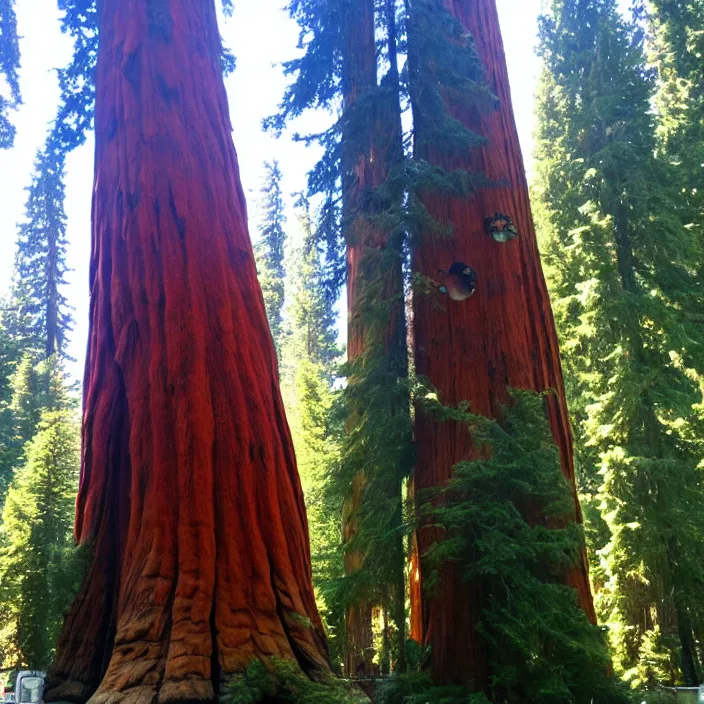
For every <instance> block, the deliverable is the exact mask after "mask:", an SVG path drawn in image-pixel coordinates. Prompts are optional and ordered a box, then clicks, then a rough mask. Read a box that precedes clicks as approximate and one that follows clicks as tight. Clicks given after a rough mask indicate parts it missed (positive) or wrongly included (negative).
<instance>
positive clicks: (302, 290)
mask: <svg viewBox="0 0 704 704" xmlns="http://www.w3.org/2000/svg"><path fill="white" fill-rule="evenodd" d="M296 205H297V215H298V225H299V228H298V229H299V232H298V233H297V234H298V237H300V240H297V241H296V246H294V248H293V250H292V251H291V252H290V254H289V256H288V258H287V261H286V271H287V274H286V285H287V291H288V293H287V304H286V307H285V311H284V326H283V327H284V334H283V337H282V350H281V359H280V363H279V369H280V375H281V389H282V393H283V398H284V404H285V406H286V415H287V417H288V420H289V425H290V427H291V435H292V437H293V444H294V447H295V449H296V459H297V462H298V471H299V474H300V477H301V482H302V485H303V492H304V496H305V501H306V508H307V512H308V523H309V527H310V542H311V553H312V557H313V585H314V587H315V591H316V597H317V601H318V609H319V611H320V615H321V617H322V619H323V623H324V624H325V629H326V632H327V635H328V639H329V646H330V657H331V660H332V662H333V663H336V664H339V663H340V662H341V661H342V657H343V655H342V650H343V640H344V638H343V636H344V624H343V615H344V609H343V608H342V606H341V605H340V604H339V603H337V602H336V601H335V596H334V594H333V593H332V592H331V591H330V590H329V589H328V587H329V585H330V584H333V583H334V582H335V581H336V580H337V579H339V578H340V577H341V576H342V573H343V569H344V568H343V563H342V552H341V549H340V546H341V544H342V536H341V533H340V512H339V506H330V505H329V503H328V502H327V501H326V496H325V483H326V478H327V474H328V472H329V471H330V468H331V467H332V466H334V464H335V462H336V461H337V458H338V455H339V445H338V436H339V432H338V430H337V429H336V428H335V426H334V423H333V419H332V418H331V408H332V406H333V403H334V395H335V394H334V392H333V388H332V385H333V378H334V371H335V369H336V366H337V360H338V357H339V354H340V350H339V349H338V348H337V344H336V334H335V329H334V325H335V316H334V314H333V312H332V311H331V309H330V306H329V305H328V303H327V300H326V298H325V294H324V291H323V289H322V278H323V273H322V263H321V261H320V259H321V257H320V253H319V251H318V249H317V247H316V245H315V232H314V229H313V221H312V216H311V213H310V204H309V203H308V201H307V200H306V198H305V197H303V196H299V198H298V200H297V203H296Z"/></svg>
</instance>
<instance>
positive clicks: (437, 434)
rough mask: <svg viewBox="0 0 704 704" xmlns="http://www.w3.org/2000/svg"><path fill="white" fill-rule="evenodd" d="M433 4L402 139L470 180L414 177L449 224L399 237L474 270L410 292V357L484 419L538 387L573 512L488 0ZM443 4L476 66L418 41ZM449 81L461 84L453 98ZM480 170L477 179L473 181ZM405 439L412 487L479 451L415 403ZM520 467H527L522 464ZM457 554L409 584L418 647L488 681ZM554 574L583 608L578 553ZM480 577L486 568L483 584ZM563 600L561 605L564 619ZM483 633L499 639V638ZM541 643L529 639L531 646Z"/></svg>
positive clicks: (427, 267)
mask: <svg viewBox="0 0 704 704" xmlns="http://www.w3.org/2000/svg"><path fill="white" fill-rule="evenodd" d="M433 5H434V3H429V2H423V1H422V0H413V1H412V2H410V3H409V6H410V16H409V37H408V41H409V63H410V66H411V76H410V80H411V99H412V102H413V105H414V129H415V148H416V151H417V156H418V157H420V158H421V159H425V160H428V161H429V162H430V163H431V164H433V165H434V166H436V167H439V168H442V169H444V170H445V171H446V172H448V173H455V174H459V173H462V172H464V173H466V174H467V175H468V177H469V178H470V179H474V181H475V185H476V186H478V187H479V190H478V192H476V193H475V194H473V195H469V196H467V195H465V194H458V195H455V194H452V193H449V194H445V193H441V192H440V193H438V191H437V190H435V191H434V192H433V191H431V190H430V189H425V190H422V189H421V191H420V196H421V201H422V202H423V204H424V206H425V207H426V208H427V211H428V213H429V214H430V215H431V216H432V218H433V219H434V221H435V222H437V223H440V224H441V225H444V226H446V227H447V226H449V227H450V228H451V229H452V230H453V231H454V236H453V237H452V238H439V237H437V236H435V237H432V236H428V233H427V232H426V233H423V232H421V239H420V241H419V242H418V245H417V246H416V247H415V248H414V250H413V267H414V270H415V271H416V272H418V273H419V274H421V275H423V276H424V277H428V278H434V277H436V276H437V272H438V270H440V269H445V270H447V269H448V268H449V267H450V265H451V264H452V263H453V262H462V263H465V264H468V265H470V266H471V267H473V268H474V269H475V270H476V272H477V277H478V288H477V292H476V294H475V295H474V297H473V298H471V299H470V300H469V301H465V302H461V303H458V302H453V301H450V300H447V299H438V298H437V297H435V296H432V295H430V296H428V295H416V296H415V298H414V334H415V341H414V342H415V350H416V365H417V370H418V373H419V374H421V375H423V376H425V377H426V378H427V379H428V380H429V381H430V382H431V383H432V384H433V386H434V387H435V388H436V389H437V390H438V391H439V395H440V398H441V400H442V402H444V403H446V404H450V405H457V404H461V403H463V402H469V404H470V406H471V409H472V411H473V412H474V413H476V414H480V415H482V416H485V417H487V418H497V417H498V416H501V415H502V412H503V411H502V406H504V405H506V404H510V403H511V394H510V390H511V388H521V389H526V390H532V391H535V392H540V393H542V392H547V391H550V393H549V394H548V397H547V408H546V410H547V413H548V415H549V419H550V423H551V426H552V435H553V438H554V442H555V443H556V444H557V447H558V448H559V450H560V456H561V463H562V471H563V473H564V476H565V477H566V478H567V479H568V480H569V481H570V482H572V511H571V520H572V521H579V520H580V509H579V505H578V503H577V499H576V491H575V490H574V465H573V451H572V438H571V432H570V425H569V420H568V416H567V408H566V402H565V395H564V388H563V381H562V372H561V368H560V355H559V348H558V343H557V336H556V331H555V326H554V322H553V317H552V312H551V309H550V302H549V298H548V293H547V288H546V285H545V280H544V278H543V273H542V269H541V265H540V258H539V256H538V250H537V244H536V237H535V231H534V228H533V223H532V218H531V210H530V204H529V200H528V190H527V185H526V180H525V175H524V166H523V160H522V157H521V152H520V147H519V143H518V135H517V131H516V125H515V120H514V116H513V110H512V106H511V97H510V92H509V84H508V75H507V68H506V59H505V56H504V51H503V46H502V41H501V35H500V30H499V21H498V15H497V10H496V5H495V2H494V0H483V1H482V2H469V1H464V2H446V3H444V9H441V8H433ZM443 11H446V12H447V13H448V14H449V15H450V16H451V18H452V19H453V20H454V22H455V23H456V25H457V26H458V27H459V28H460V29H461V31H458V30H455V32H456V42H457V43H458V44H460V45H461V44H462V43H465V44H466V45H468V46H469V47H470V48H472V47H473V49H474V50H475V51H476V55H477V57H478V58H479V59H480V60H481V62H483V65H484V67H485V69H482V68H481V66H480V65H478V64H477V63H476V60H475V63H474V64H472V63H471V62H469V61H468V63H466V64H464V65H463V64H461V63H457V64H455V65H453V66H451V67H450V68H449V69H448V68H447V67H445V66H443V64H442V58H443V56H442V54H440V55H439V56H436V55H433V54H432V53H428V47H429V45H430V47H431V48H432V45H431V44H430V42H429V41H428V37H429V36H432V34H431V32H430V31H429V28H432V27H433V20H432V17H433V16H434V15H436V16H438V17H439V16H440V15H441V13H442V12H443ZM428 12H430V13H431V14H430V15H429V14H428ZM435 26H436V27H439V28H440V29H442V28H443V27H445V28H448V27H452V23H448V22H447V21H446V22H445V23H444V25H443V24H442V23H440V22H439V21H435ZM445 31H448V30H447V29H445ZM470 36H471V37H473V38H474V44H473V45H472V43H471V39H470ZM448 70H453V71H462V70H464V71H465V74H464V75H459V76H458V78H457V82H456V85H454V86H453V87H451V88H449V89H444V90H440V91H438V92H437V96H438V99H441V100H444V101H445V105H446V106H447V109H448V111H449V112H450V115H451V117H452V118H454V120H455V121H454V123H450V124H449V125H448V126H447V128H446V134H452V131H451V130H453V131H454V139H455V141H452V140H448V139H446V140H445V141H444V142H443V141H442V140H441V139H439V138H438V134H437V121H433V120H428V116H429V115H430V113H429V112H428V110H427V109H426V106H427V104H428V95H429V92H430V90H431V88H432V86H433V81H435V82H437V80H440V79H442V78H443V76H444V75H447V74H446V73H444V72H446V71H448ZM484 70H486V76H487V79H488V84H489V87H490V88H491V90H492V91H493V93H494V94H495V95H496V96H497V98H498V109H492V106H491V105H490V101H489V100H488V97H487V96H486V95H484V96H482V93H481V92H479V91H478V90H477V89H476V88H474V89H472V87H471V83H470V81H471V80H473V81H474V82H475V83H481V82H482V73H483V71H484ZM436 77H437V78H436ZM462 86H466V87H467V90H466V95H465V96H464V97H463V96H462V94H461V93H460V88H461V87H462ZM431 116H432V115H431ZM462 130H464V132H463V131H462ZM472 135H474V136H473V137H472ZM460 140H462V141H460ZM481 179H485V180H488V182H489V183H485V184H484V185H483V186H482V184H481V182H480V181H481ZM497 212H498V213H502V214H505V215H508V216H509V217H510V218H512V219H513V222H514V223H515V225H516V228H517V230H518V232H519V237H518V238H517V239H514V240H512V241H509V242H498V241H496V240H495V239H494V238H493V237H492V236H490V233H489V232H487V228H486V224H485V221H486V219H487V218H491V217H493V216H495V214H496V213H497ZM423 235H425V236H423ZM416 444H417V453H418V458H417V466H416V472H415V488H416V491H417V492H419V493H422V492H423V491H424V490H428V489H431V488H433V487H437V486H442V485H444V484H446V483H447V482H448V480H449V479H450V477H451V476H452V470H453V467H454V466H455V465H457V464H458V463H459V462H461V461H463V460H468V459H470V458H473V457H474V458H476V457H477V456H480V455H481V453H482V452H484V451H485V450H483V449H482V448H481V446H477V444H476V443H475V442H473V438H472V434H471V433H470V432H469V430H468V427H467V424H466V423H461V422H454V421H449V422H447V421H446V422H438V420H437V419H436V418H435V417H434V416H433V415H432V414H430V413H419V414H418V416H417V421H416ZM525 471H526V472H530V471H532V470H531V468H529V467H526V470H525ZM528 481H530V480H529V479H528ZM470 500H471V497H470ZM467 510H471V509H470V508H467ZM522 510H523V511H524V512H525V513H526V516H527V518H528V520H531V513H532V509H531V508H530V505H528V506H525V505H524V506H522ZM537 513H538V512H537V511H536V515H537ZM438 540H441V535H440V534H439V533H438V531H437V530H435V529H431V528H421V530H420V531H419V532H418V543H419V549H420V553H421V557H423V555H424V554H426V553H427V552H428V551H429V550H430V549H431V548H432V546H433V545H434V544H435V543H436V541H438ZM470 559H471V558H470ZM460 567H461V565H460V564H459V563H458V562H457V561H455V562H450V563H449V564H446V565H444V566H442V567H441V568H440V573H439V581H438V583H437V584H436V586H435V588H434V589H433V590H428V589H424V590H423V592H422V595H423V597H422V604H421V608H422V622H423V629H424V633H423V637H424V639H425V641H426V642H427V643H428V644H429V645H430V646H431V647H432V653H433V658H432V670H433V675H434V678H435V679H436V681H439V682H456V683H459V684H467V685H469V687H470V688H471V689H473V690H478V691H488V689H489V682H490V676H491V675H492V674H494V675H495V674H496V665H497V659H498V660H500V658H501V653H500V652H499V653H498V656H497V653H496V650H495V651H494V654H493V655H490V654H489V653H488V652H487V642H486V640H485V639H484V637H483V636H484V635H486V632H487V629H486V627H484V628H481V629H479V628H478V625H479V623H480V622H481V620H482V614H483V613H484V612H485V609H486V608H487V605H488V603H489V601H490V600H495V599H496V598H497V597H496V593H495V591H496V590H494V591H492V590H491V589H489V591H488V592H487V589H486V587H485V586H483V585H482V584H481V582H480V581H472V582H469V583H468V582H467V581H466V580H465V579H464V575H463V574H462V571H461V569H460ZM421 573H422V574H423V570H421ZM561 579H562V580H564V582H565V583H566V584H568V585H570V586H572V587H574V589H575V590H576V592H577V595H578V597H579V602H580V604H581V606H582V608H583V609H584V611H585V612H586V613H587V615H588V616H589V618H590V619H594V609H593V605H592V597H591V592H590V586H589V579H588V575H587V565H586V558H585V557H584V554H583V553H582V555H581V557H580V558H579V559H578V560H577V561H576V563H574V564H573V565H572V566H571V567H569V568H567V569H565V570H564V571H563V574H562V575H561ZM426 581H427V579H426ZM491 583H492V580H491V577H490V576H489V577H487V584H491ZM568 611H569V607H568V608H567V611H566V612H565V618H567V616H566V614H567V612H568ZM494 645H495V646H498V650H499V651H501V644H500V643H495V644H494ZM546 656H547V653H546V652H543V653H541V654H540V655H539V656H538V657H540V658H544V657H546Z"/></svg>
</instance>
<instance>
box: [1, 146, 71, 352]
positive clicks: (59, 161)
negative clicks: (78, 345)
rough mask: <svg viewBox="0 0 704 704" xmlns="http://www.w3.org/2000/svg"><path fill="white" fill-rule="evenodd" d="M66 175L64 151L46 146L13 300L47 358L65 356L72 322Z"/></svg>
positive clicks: (22, 228)
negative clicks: (67, 294)
mask: <svg viewBox="0 0 704 704" xmlns="http://www.w3.org/2000/svg"><path fill="white" fill-rule="evenodd" d="M64 177H65V161H64V156H63V155H62V154H61V153H60V152H56V151H52V149H51V145H48V146H46V147H45V148H44V149H42V150H41V151H40V152H39V154H38V156H37V159H36V161H35V170H34V174H33V176H32V184H31V186H30V187H29V188H28V189H27V191H28V198H27V205H26V208H25V221H24V222H23V223H21V224H20V225H19V232H18V240H17V255H16V260H15V284H14V288H15V290H14V291H13V299H14V302H15V303H16V305H17V306H18V309H19V310H18V315H19V316H20V317H21V318H22V319H23V321H24V325H25V326H26V327H25V330H24V331H23V333H24V337H25V339H26V343H27V344H28V345H31V346H32V347H34V348H36V349H37V350H41V351H42V352H43V354H44V356H46V357H50V356H51V355H53V354H58V355H60V356H64V355H65V348H66V344H67V340H66V334H67V332H68V331H69V330H70V329H71V322H72V319H71V308H70V306H69V305H68V302H67V300H66V297H65V296H64V295H63V293H62V287H63V286H64V285H65V283H66V280H65V278H64V277H65V274H66V272H67V271H68V267H67V266H66V247H67V241H66V213H65V211H64V199H65V188H64Z"/></svg>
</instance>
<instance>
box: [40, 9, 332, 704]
mask: <svg viewBox="0 0 704 704" xmlns="http://www.w3.org/2000/svg"><path fill="white" fill-rule="evenodd" d="M219 54H220V38H219V33H218V27H217V19H216V13H215V6H214V2H213V0H104V2H103V4H102V15H101V24H100V50H99V56H98V72H97V104H96V119H95V129H96V171H95V187H94V200H93V253H92V261H91V274H90V279H91V312H90V320H91V332H90V338H89V349H88V358H87V364H86V375H85V384H84V389H85V398H84V419H83V422H84V425H83V456H82V472H81V485H80V491H79V496H78V501H77V517H76V538H77V540H78V542H79V543H81V544H83V545H90V546H91V547H92V549H93V558H92V562H91V565H90V569H89V573H88V575H87V577H86V579H85V581H84V583H83V586H82V588H81V591H80V594H79V596H78V598H77V600H76V602H75V603H74V606H73V607H72V609H71V611H70V613H69V615H68V618H67V621H66V624H65V627H64V630H63V633H62V636H61V639H60V643H59V647H58V651H57V655H56V660H55V662H54V665H53V667H52V669H51V672H50V674H49V677H48V686H47V692H46V700H47V701H57V700H61V699H67V700H70V701H73V702H83V701H86V700H87V699H88V698H90V697H92V701H93V702H110V703H111V704H112V703H113V702H119V701H122V700H129V701H130V702H139V703H140V704H142V703H143V704H149V703H151V702H156V701H159V702H169V701H189V702H195V701H208V702H210V701H212V700H213V698H214V697H215V696H216V694H217V692H218V688H219V686H220V685H222V684H223V682H225V681H226V680H227V676H229V675H232V674H234V673H237V672H239V671H241V670H243V669H244V668H246V667H247V665H248V664H249V662H250V661H251V660H252V659H256V658H260V659H263V658H268V657H271V656H278V657H282V658H291V659H296V660H298V662H299V664H300V665H301V667H302V668H303V669H304V670H305V671H307V672H313V671H327V669H328V663H327V656H326V644H325V638H324V635H323V631H322V627H321V623H320V619H319V617H318V614H317V611H316V607H315V601H314V596H313V588H312V579H311V564H310V551H309V544H308V531H307V524H306V516H305V509H304V503H303V496H302V492H301V487H300V483H299V478H298V473H297V470H296V463H295V458H294V454H293V449H292V443H291V438H290V433H289V429H288V425H287V423H286V418H285V416H284V411H283V403H282V401H281V396H280V392H279V386H278V377H277V371H276V355H275V352H274V348H273V344H272V340H271V335H270V334H269V330H268V325H267V320H266V313H265V309H264V302H263V298H262V294H261V290H260V288H259V286H258V284H257V278H256V271H255V266H254V258H253V252H252V247H251V243H250V240H249V236H248V233H247V224H246V223H247V218H246V205H245V199H244V194H243V191H242V187H241V184H240V180H239V170H238V165H237V157H236V154H235V150H234V147H233V144H232V138H231V125H230V120H229V115H228V106H227V100H226V95H225V90H224V85H223V81H222V76H221V70H220V64H219Z"/></svg>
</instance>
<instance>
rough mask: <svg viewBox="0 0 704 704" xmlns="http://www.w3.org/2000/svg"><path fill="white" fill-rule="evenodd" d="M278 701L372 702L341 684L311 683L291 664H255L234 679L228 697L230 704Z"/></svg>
mask: <svg viewBox="0 0 704 704" xmlns="http://www.w3.org/2000/svg"><path fill="white" fill-rule="evenodd" d="M274 700H275V701H277V702H282V703H283V702H291V703H292V704H364V702H368V701H369V700H368V699H367V697H366V696H364V695H363V694H362V693H361V692H358V691H357V690H355V689H353V688H351V687H348V686H347V685H345V684H343V683H342V682H340V681H339V680H334V679H332V678H325V679H323V680H321V681H319V682H314V681H312V680H310V679H309V678H308V677H306V676H305V675H304V674H303V672H302V671H301V669H300V668H299V667H298V665H297V664H296V663H295V662H293V661H291V660H271V661H269V662H266V663H264V662H260V661H259V660H255V661H253V662H252V663H251V664H250V665H249V667H248V668H247V670H246V672H244V673H243V674H242V675H238V676H235V677H233V679H232V681H231V682H230V684H229V687H228V693H227V695H226V696H225V701H226V702H228V704H258V703H259V702H266V701H274Z"/></svg>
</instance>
